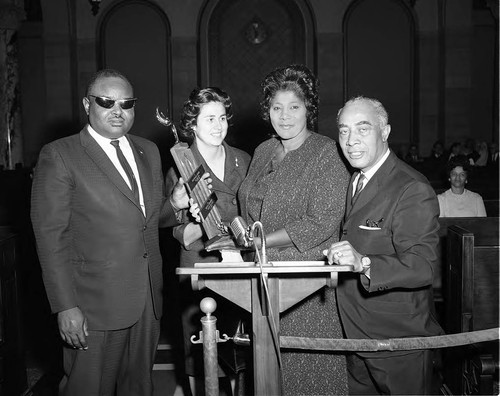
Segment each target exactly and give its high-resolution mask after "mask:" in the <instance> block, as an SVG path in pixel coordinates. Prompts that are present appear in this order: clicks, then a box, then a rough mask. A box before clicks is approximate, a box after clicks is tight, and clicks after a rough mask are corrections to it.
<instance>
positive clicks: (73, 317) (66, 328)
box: [57, 307, 89, 350]
mask: <svg viewBox="0 0 500 396" xmlns="http://www.w3.org/2000/svg"><path fill="white" fill-rule="evenodd" d="M57 324H58V325H59V334H61V338H62V339H63V340H64V342H66V343H67V344H68V345H70V346H72V347H73V348H75V349H80V350H84V349H87V348H88V346H87V336H88V335H89V334H88V330H87V319H86V318H85V316H83V313H82V311H81V310H80V308H78V307H74V308H70V309H67V310H65V311H61V312H59V313H58V314H57Z"/></svg>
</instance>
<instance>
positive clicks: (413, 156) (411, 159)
mask: <svg viewBox="0 0 500 396" xmlns="http://www.w3.org/2000/svg"><path fill="white" fill-rule="evenodd" d="M422 161H423V159H422V158H420V156H419V154H418V146H417V145H416V144H411V145H410V148H409V149H408V154H406V157H405V162H407V163H408V164H410V165H412V164H417V163H420V162H422Z"/></svg>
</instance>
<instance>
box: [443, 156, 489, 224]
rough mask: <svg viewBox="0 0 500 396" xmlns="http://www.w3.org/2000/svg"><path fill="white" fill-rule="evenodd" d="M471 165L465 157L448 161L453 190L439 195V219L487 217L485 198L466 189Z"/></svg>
mask: <svg viewBox="0 0 500 396" xmlns="http://www.w3.org/2000/svg"><path fill="white" fill-rule="evenodd" d="M470 170H471V165H470V162H469V159H468V158H467V157H466V156H464V155H458V156H455V157H452V158H451V159H450V160H449V161H448V165H447V173H448V176H449V178H448V180H449V182H450V185H451V188H450V189H449V190H446V191H445V192H444V193H442V194H439V195H438V200H439V210H440V215H439V217H485V216H486V209H485V207H484V202H483V198H481V196H480V195H479V194H477V193H474V192H472V191H469V190H467V189H466V188H465V185H466V184H467V177H468V175H469V173H470Z"/></svg>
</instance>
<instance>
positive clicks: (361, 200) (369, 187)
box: [346, 152, 395, 219]
mask: <svg viewBox="0 0 500 396" xmlns="http://www.w3.org/2000/svg"><path fill="white" fill-rule="evenodd" d="M394 164H395V154H394V153H392V152H391V153H390V154H389V157H387V159H386V160H385V162H384V163H383V164H382V166H381V167H380V168H379V169H378V170H377V171H376V172H375V174H374V175H373V176H372V178H371V179H370V180H369V181H368V183H367V184H366V186H365V187H364V188H363V190H361V194H360V195H359V197H358V199H357V201H356V202H355V203H354V206H353V207H352V208H351V211H350V212H349V215H348V216H347V217H349V216H350V215H352V214H353V213H356V212H357V211H358V210H360V209H361V208H363V207H364V206H365V205H366V204H368V203H370V202H371V201H372V200H373V199H374V198H375V196H376V195H377V194H378V192H379V191H380V189H381V188H382V183H383V182H384V180H387V175H388V174H389V172H390V171H391V170H392V169H393V168H394ZM353 177H356V174H354V175H353ZM353 180H354V179H353ZM353 180H351V185H350V186H349V192H348V194H349V198H348V200H349V203H350V202H351V199H352V182H353ZM349 206H350V205H349ZM347 217H346V219H347Z"/></svg>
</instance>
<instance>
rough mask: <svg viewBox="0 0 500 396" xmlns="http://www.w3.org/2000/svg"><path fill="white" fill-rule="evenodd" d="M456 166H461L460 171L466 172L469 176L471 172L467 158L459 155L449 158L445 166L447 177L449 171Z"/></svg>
mask: <svg viewBox="0 0 500 396" xmlns="http://www.w3.org/2000/svg"><path fill="white" fill-rule="evenodd" d="M457 166H461V167H462V169H463V170H464V171H465V172H467V174H469V173H470V171H471V170H472V167H471V164H470V161H469V159H468V158H467V156H465V155H463V154H460V155H455V156H454V157H451V158H450V160H449V161H448V163H447V164H446V174H447V175H448V176H449V175H450V173H451V171H452V170H453V169H455V168H456V167H457Z"/></svg>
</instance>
